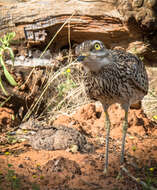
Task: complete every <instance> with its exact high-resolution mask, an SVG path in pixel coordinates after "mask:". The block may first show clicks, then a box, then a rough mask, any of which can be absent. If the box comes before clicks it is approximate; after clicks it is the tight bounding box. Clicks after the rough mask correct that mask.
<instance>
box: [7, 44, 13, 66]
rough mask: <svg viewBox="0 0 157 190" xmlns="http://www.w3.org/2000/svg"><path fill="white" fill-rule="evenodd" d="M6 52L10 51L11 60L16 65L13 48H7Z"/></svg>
mask: <svg viewBox="0 0 157 190" xmlns="http://www.w3.org/2000/svg"><path fill="white" fill-rule="evenodd" d="M6 50H8V51H9V53H10V57H11V60H12V62H13V65H14V53H13V50H12V49H11V48H9V47H7V48H6Z"/></svg>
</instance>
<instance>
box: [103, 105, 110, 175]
mask: <svg viewBox="0 0 157 190" xmlns="http://www.w3.org/2000/svg"><path fill="white" fill-rule="evenodd" d="M104 112H105V116H106V122H105V127H106V150H105V169H104V173H105V174H106V173H107V170H108V148H109V135H110V126H111V122H110V118H109V115H108V112H107V109H105V108H104Z"/></svg>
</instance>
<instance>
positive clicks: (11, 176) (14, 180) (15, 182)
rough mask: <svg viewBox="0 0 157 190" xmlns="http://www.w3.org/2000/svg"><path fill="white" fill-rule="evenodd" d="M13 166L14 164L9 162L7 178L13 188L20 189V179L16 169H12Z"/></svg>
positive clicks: (14, 189)
mask: <svg viewBox="0 0 157 190" xmlns="http://www.w3.org/2000/svg"><path fill="white" fill-rule="evenodd" d="M11 167H12V164H8V171H7V175H6V179H7V180H8V182H9V183H10V186H11V189H13V190H16V189H20V179H19V178H18V177H17V175H16V173H15V170H12V169H11Z"/></svg>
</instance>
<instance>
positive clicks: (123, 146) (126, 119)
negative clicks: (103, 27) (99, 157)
mask: <svg viewBox="0 0 157 190" xmlns="http://www.w3.org/2000/svg"><path fill="white" fill-rule="evenodd" d="M124 110H125V117H124V123H123V137H122V150H121V160H120V162H121V164H123V163H124V151H125V138H126V133H127V129H128V107H127V108H124Z"/></svg>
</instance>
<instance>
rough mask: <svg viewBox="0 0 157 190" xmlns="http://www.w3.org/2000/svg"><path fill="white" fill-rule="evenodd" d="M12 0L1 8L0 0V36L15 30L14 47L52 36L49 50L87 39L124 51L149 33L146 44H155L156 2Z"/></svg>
mask: <svg viewBox="0 0 157 190" xmlns="http://www.w3.org/2000/svg"><path fill="white" fill-rule="evenodd" d="M16 1H18V0H7V2H9V3H8V4H7V3H6V2H5V5H4V3H1V1H0V3H1V4H0V5H1V6H0V18H1V19H0V36H2V35H3V34H5V33H6V32H7V31H9V30H13V31H16V33H17V35H16V39H17V41H16V44H17V43H21V41H20V39H26V41H27V44H29V45H43V46H44V45H46V44H48V43H49V42H50V40H51V39H52V38H53V37H54V36H55V38H54V40H53V43H52V45H51V48H52V49H53V50H56V49H58V48H62V47H64V46H67V45H68V44H69V41H71V43H79V42H81V41H83V40H87V39H99V40H102V41H103V42H104V43H105V44H106V45H107V46H109V47H110V48H114V47H116V46H121V47H123V48H125V49H126V48H128V47H129V45H130V44H131V43H132V42H135V41H140V42H143V38H144V37H146V38H149V36H150V32H151V40H150V41H151V42H152V44H153V45H154V46H155V47H156V45H157V43H156V41H157V40H156V35H155V32H156V29H157V27H156V26H157V24H156V23H157V17H156V13H155V12H156V9H157V8H156V7H157V6H156V5H157V0H153V1H151V2H150V1H147V0H140V1H136V0H135V1H132V0H129V1H125V0H118V1H117V0H101V1H99V0H96V1H95V0H75V1H72V0H67V1H62V0H57V1H55V0H46V1H43V0H40V1H32V0H27V2H26V1H25V2H20V3H17V2H16ZM63 25H64V27H62V26H63ZM61 27H62V29H61ZM152 36H153V37H152ZM18 45H19V44H18ZM22 45H23V42H22Z"/></svg>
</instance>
